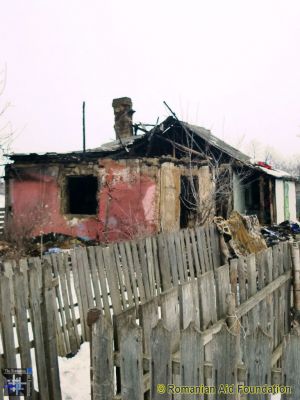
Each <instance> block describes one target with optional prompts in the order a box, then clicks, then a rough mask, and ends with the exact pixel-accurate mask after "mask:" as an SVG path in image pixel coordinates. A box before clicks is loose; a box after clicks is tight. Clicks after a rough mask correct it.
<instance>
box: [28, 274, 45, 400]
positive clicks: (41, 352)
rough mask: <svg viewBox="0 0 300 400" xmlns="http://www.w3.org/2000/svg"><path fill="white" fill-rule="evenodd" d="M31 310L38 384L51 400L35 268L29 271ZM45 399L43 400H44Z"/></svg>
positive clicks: (39, 294) (39, 292) (39, 293)
mask: <svg viewBox="0 0 300 400" xmlns="http://www.w3.org/2000/svg"><path fill="white" fill-rule="evenodd" d="M29 290H30V308H31V317H32V321H31V323H32V330H33V334H34V345H35V360H36V366H37V376H38V384H39V388H40V390H41V389H42V390H43V393H44V399H45V400H50V396H49V393H50V392H49V382H48V374H47V363H46V354H45V343H44V335H43V324H42V315H41V301H42V298H41V291H40V288H39V284H38V271H37V269H36V268H35V267H33V268H30V270H29ZM44 399H43V400H44Z"/></svg>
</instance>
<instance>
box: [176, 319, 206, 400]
mask: <svg viewBox="0 0 300 400" xmlns="http://www.w3.org/2000/svg"><path fill="white" fill-rule="evenodd" d="M180 354H181V360H180V375H181V385H182V386H200V385H203V384H204V344H203V338H202V334H201V333H200V332H199V331H198V330H197V328H196V327H195V324H194V323H190V324H189V326H188V327H187V328H186V329H185V330H184V331H183V332H182V335H181V342H180ZM182 398H183V399H184V400H188V399H193V398H194V399H197V398H198V399H199V394H195V396H192V395H191V394H183V395H182Z"/></svg>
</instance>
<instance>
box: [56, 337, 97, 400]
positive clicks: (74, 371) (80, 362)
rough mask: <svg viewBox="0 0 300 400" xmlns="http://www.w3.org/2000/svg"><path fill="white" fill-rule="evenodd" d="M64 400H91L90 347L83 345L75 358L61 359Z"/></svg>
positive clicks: (60, 371)
mask: <svg viewBox="0 0 300 400" xmlns="http://www.w3.org/2000/svg"><path fill="white" fill-rule="evenodd" d="M59 373H60V383H61V391H62V398H63V400H90V399H91V390H90V345H89V343H83V344H82V345H81V348H80V350H79V352H78V353H77V354H76V356H75V357H73V358H62V357H59Z"/></svg>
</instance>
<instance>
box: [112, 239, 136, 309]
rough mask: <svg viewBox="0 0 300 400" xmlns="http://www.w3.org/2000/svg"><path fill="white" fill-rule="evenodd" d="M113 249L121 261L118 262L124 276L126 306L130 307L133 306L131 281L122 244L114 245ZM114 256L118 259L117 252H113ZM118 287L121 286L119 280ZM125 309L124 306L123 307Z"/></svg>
mask: <svg viewBox="0 0 300 400" xmlns="http://www.w3.org/2000/svg"><path fill="white" fill-rule="evenodd" d="M114 247H115V248H116V249H118V250H119V257H120V256H121V260H118V261H121V270H122V272H123V274H124V280H125V287H126V292H127V301H128V306H129V307H132V306H133V304H134V298H133V295H132V289H131V281H130V277H129V269H128V265H127V260H126V253H125V247H124V243H119V244H118V245H115V246H114ZM115 256H116V258H117V257H118V253H117V252H115ZM120 285H122V280H120ZM125 308H127V307H126V305H125Z"/></svg>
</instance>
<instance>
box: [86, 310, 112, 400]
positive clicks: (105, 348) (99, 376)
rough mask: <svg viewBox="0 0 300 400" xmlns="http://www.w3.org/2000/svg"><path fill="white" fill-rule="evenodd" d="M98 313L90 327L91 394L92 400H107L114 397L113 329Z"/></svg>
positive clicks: (105, 318) (107, 320)
mask: <svg viewBox="0 0 300 400" xmlns="http://www.w3.org/2000/svg"><path fill="white" fill-rule="evenodd" d="M99 311H100V312H99V314H98V319H97V320H96V321H95V322H94V323H93V324H92V326H91V343H90V348H91V392H92V400H102V399H103V400H106V399H107V400H108V399H112V398H113V395H114V389H113V386H114V385H113V382H114V377H113V372H114V364H113V328H112V325H111V321H110V318H109V317H107V316H106V315H105V316H104V315H101V310H99Z"/></svg>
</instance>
